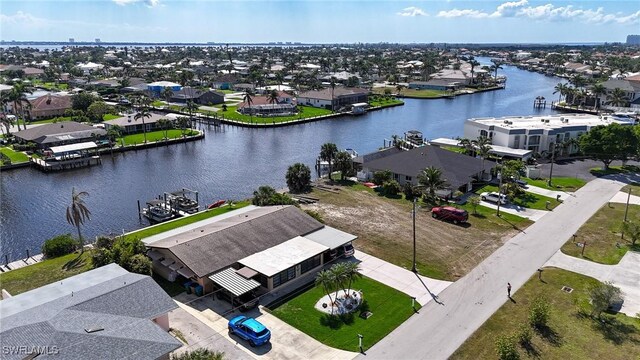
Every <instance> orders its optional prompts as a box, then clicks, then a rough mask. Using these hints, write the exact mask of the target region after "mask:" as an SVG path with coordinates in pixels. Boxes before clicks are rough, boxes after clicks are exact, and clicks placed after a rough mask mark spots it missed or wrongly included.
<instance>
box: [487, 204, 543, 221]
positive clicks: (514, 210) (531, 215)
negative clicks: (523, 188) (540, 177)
mask: <svg viewBox="0 0 640 360" xmlns="http://www.w3.org/2000/svg"><path fill="white" fill-rule="evenodd" d="M480 205H482V206H484V207H488V208H490V209H494V210H497V209H498V205H496V204H494V203H492V202H488V201H484V200H481V201H480ZM500 212H505V213H507V214H513V215H518V216H520V217H523V218H526V219H529V220H531V221H538V220H540V219H542V217H543V216H545V215H546V214H548V213H549V212H550V211H546V210H536V209H529V208H526V207H522V206H518V205H514V204H507V205H500Z"/></svg>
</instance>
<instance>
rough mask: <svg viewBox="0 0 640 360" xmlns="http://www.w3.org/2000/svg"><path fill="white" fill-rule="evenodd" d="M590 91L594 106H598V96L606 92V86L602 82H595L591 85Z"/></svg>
mask: <svg viewBox="0 0 640 360" xmlns="http://www.w3.org/2000/svg"><path fill="white" fill-rule="evenodd" d="M591 93H592V94H593V96H595V103H594V108H599V107H600V102H601V100H600V96H602V95H604V94H606V93H607V88H605V87H604V85H602V84H595V85H593V86H592V87H591Z"/></svg>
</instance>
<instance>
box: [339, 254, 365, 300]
mask: <svg viewBox="0 0 640 360" xmlns="http://www.w3.org/2000/svg"><path fill="white" fill-rule="evenodd" d="M343 264H345V265H344V272H345V276H346V277H347V279H349V284H348V285H347V294H348V293H350V292H351V284H352V283H353V280H354V279H355V278H361V277H362V274H361V273H360V265H359V264H358V263H356V262H345V263H343Z"/></svg>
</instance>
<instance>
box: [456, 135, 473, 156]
mask: <svg viewBox="0 0 640 360" xmlns="http://www.w3.org/2000/svg"><path fill="white" fill-rule="evenodd" d="M458 144H459V145H461V146H462V147H463V148H464V152H465V154H467V155H471V154H472V153H473V144H472V142H471V140H469V139H467V138H462V139H461V138H458Z"/></svg>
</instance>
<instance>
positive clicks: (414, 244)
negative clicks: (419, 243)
mask: <svg viewBox="0 0 640 360" xmlns="http://www.w3.org/2000/svg"><path fill="white" fill-rule="evenodd" d="M411 271H413V272H414V273H416V274H417V273H418V269H416V198H415V197H414V198H413V268H412V269H411Z"/></svg>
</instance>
